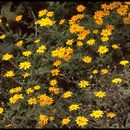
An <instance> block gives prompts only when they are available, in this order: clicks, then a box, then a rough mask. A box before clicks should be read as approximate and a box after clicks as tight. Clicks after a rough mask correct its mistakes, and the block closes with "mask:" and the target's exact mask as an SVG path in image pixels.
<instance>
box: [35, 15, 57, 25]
mask: <svg viewBox="0 0 130 130" xmlns="http://www.w3.org/2000/svg"><path fill="white" fill-rule="evenodd" d="M54 23H55V21H52V20H51V19H50V18H48V17H46V18H41V19H40V20H37V21H36V22H35V24H39V25H40V27H43V26H45V27H46V26H52V25H53V24H54Z"/></svg>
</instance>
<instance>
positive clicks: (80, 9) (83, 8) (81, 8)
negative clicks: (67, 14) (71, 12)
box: [76, 5, 85, 12]
mask: <svg viewBox="0 0 130 130" xmlns="http://www.w3.org/2000/svg"><path fill="white" fill-rule="evenodd" d="M76 10H77V11H78V12H82V11H84V10H85V6H83V5H78V6H77V8H76Z"/></svg>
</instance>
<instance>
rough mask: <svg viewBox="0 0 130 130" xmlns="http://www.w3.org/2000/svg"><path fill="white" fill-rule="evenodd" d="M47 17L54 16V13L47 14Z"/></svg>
mask: <svg viewBox="0 0 130 130" xmlns="http://www.w3.org/2000/svg"><path fill="white" fill-rule="evenodd" d="M46 15H47V16H48V17H52V16H53V15H54V12H53V11H49V12H48V13H47V14H46Z"/></svg>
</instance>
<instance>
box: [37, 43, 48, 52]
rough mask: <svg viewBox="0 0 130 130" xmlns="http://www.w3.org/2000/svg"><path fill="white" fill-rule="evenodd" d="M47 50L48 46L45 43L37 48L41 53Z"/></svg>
mask: <svg viewBox="0 0 130 130" xmlns="http://www.w3.org/2000/svg"><path fill="white" fill-rule="evenodd" d="M45 51H46V46H45V45H41V46H40V47H38V49H37V53H39V54H41V53H44V52H45Z"/></svg>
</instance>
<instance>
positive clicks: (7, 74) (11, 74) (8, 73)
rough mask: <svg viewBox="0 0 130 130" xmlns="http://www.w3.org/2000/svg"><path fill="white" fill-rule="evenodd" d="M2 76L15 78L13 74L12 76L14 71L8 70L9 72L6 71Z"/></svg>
mask: <svg viewBox="0 0 130 130" xmlns="http://www.w3.org/2000/svg"><path fill="white" fill-rule="evenodd" d="M4 76H5V77H13V76H15V74H14V71H12V70H10V71H7V72H6V73H5V75H4Z"/></svg>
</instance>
